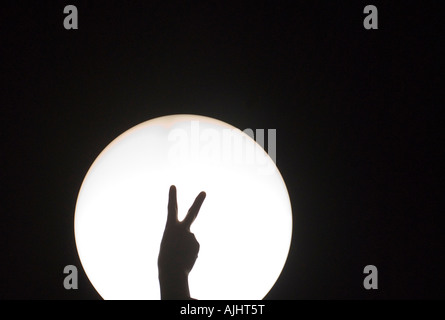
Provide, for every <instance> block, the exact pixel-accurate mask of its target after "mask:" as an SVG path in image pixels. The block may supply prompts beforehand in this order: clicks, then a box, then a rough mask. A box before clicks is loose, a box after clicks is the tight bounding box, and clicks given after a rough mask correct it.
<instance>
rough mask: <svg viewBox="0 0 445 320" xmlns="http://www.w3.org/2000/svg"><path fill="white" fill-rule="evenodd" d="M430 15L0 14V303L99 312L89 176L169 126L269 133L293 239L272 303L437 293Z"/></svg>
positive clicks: (357, 7) (205, 8)
mask: <svg viewBox="0 0 445 320" xmlns="http://www.w3.org/2000/svg"><path fill="white" fill-rule="evenodd" d="M438 3H439V1H431V2H423V1H417V2H407V1H373V2H372V3H368V2H364V1H348V2H346V1H330V2H322V1H317V0H315V1H289V2H280V1H270V2H265V1H260V0H258V1H254V2H246V1H240V3H231V2H230V3H229V2H226V1H221V2H219V1H218V2H215V1H183V2H178V3H176V2H167V1H107V2H105V1H73V2H70V3H68V2H67V3H64V2H60V1H53V2H42V1H32V2H31V1H29V2H20V3H19V2H8V3H2V5H1V15H2V19H1V21H2V22H1V23H2V25H1V56H2V57H1V59H2V60H1V61H2V72H1V77H2V78H1V79H2V89H1V90H2V91H1V92H2V93H1V101H2V102H1V106H0V107H1V144H2V149H1V150H2V153H1V186H2V192H1V194H2V204H1V220H0V240H1V243H0V259H1V263H0V271H1V278H0V298H3V299H100V296H99V295H98V294H97V293H96V291H95V290H94V288H93V286H92V285H91V283H90V282H89V281H88V278H87V277H86V275H85V273H84V271H83V269H82V267H81V263H80V261H79V258H78V256H77V251H76V247H75V241H74V230H73V222H74V221H73V217H74V209H75V204H76V199H77V193H78V191H79V188H80V186H81V183H82V180H83V177H84V176H85V174H86V172H87V170H88V168H89V167H90V165H91V164H92V162H93V161H94V159H95V157H96V156H97V155H98V154H99V153H100V152H101V151H102V150H103V148H104V147H105V146H106V145H107V144H108V143H110V142H111V141H112V140H113V139H114V138H115V137H117V136H118V135H119V134H121V133H122V132H124V131H125V130H127V129H129V128H131V127H132V126H134V125H136V124H138V123H140V122H143V121H145V120H148V119H151V118H154V117H158V116H162V115H167V114H174V113H194V114H202V115H206V116H210V117H215V118H217V119H220V120H223V121H225V122H228V123H230V124H232V125H234V126H236V127H238V128H240V129H245V128H253V129H261V128H264V129H269V128H270V129H277V165H278V168H279V169H280V171H281V173H282V175H283V178H284V179H285V182H286V184H287V187H288V190H289V194H290V198H291V201H292V207H293V211H294V212H293V215H294V216H293V221H294V233H293V240H292V246H291V251H290V254H289V258H288V261H287V264H286V266H285V268H284V270H283V272H282V274H281V276H280V278H279V280H278V281H277V283H276V285H275V286H274V287H273V289H272V290H271V291H270V292H269V294H268V295H267V297H266V298H268V299H404V298H409V299H424V298H445V290H444V285H445V276H444V272H443V267H445V264H444V259H443V253H444V252H445V251H444V249H445V248H444V236H443V224H442V222H443V217H442V215H443V209H440V206H441V205H442V202H443V201H442V197H441V196H440V194H439V190H440V188H439V187H438V186H439V182H440V181H439V180H440V179H441V175H440V174H439V173H438V172H437V171H436V170H435V168H436V166H437V165H438V164H439V160H441V158H440V157H439V152H440V151H441V149H442V146H443V143H440V140H439V135H440V129H442V128H441V126H440V124H442V125H443V121H442V120H441V118H440V116H439V112H440V109H441V108H443V103H438V102H437V101H436V100H435V98H436V96H437V91H438V90H439V89H443V81H442V76H443V72H442V71H441V69H440V68H441V63H442V61H439V53H438V51H439V46H440V45H441V43H442V42H443V27H442V24H443V22H442V17H441V16H442V15H441V12H440V10H439V8H438ZM68 4H74V5H76V6H77V9H78V11H79V29H78V30H65V29H64V28H63V20H64V18H65V16H66V15H65V14H63V8H64V7H65V5H68ZM367 4H374V5H375V6H377V8H378V10H379V29H378V30H365V29H364V27H363V19H364V17H365V14H363V8H364V7H365V6H366V5H367ZM442 141H443V140H442ZM68 264H74V265H76V266H77V267H78V268H79V289H78V290H70V291H68V290H65V289H64V288H63V279H64V277H65V275H64V274H63V268H64V266H66V265H68ZM368 264H373V265H376V266H377V268H378V270H379V288H378V290H371V291H367V290H365V289H364V288H363V285H362V282H363V279H364V276H365V275H364V274H363V268H364V267H365V266H366V265H368ZM197 298H199V297H197Z"/></svg>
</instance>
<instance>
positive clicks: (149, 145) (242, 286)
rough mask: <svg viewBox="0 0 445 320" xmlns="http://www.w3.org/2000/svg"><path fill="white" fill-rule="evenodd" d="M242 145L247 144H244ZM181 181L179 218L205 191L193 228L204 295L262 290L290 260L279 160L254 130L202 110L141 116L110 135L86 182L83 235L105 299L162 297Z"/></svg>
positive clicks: (84, 253) (198, 292) (79, 229)
mask: <svg viewBox="0 0 445 320" xmlns="http://www.w3.org/2000/svg"><path fill="white" fill-rule="evenodd" d="M240 146H241V147H240ZM173 184H174V185H176V187H177V190H178V193H177V196H178V209H179V214H178V216H179V219H180V220H182V219H183V217H184V216H185V214H186V212H187V210H188V208H189V207H190V205H191V204H192V202H193V201H194V199H195V197H196V196H197V195H198V193H199V192H200V191H203V190H204V191H205V192H206V193H207V197H206V199H205V201H204V204H203V205H202V208H201V210H200V213H199V215H198V217H197V219H196V221H195V222H194V223H193V225H192V228H191V231H192V232H193V233H194V234H195V236H196V238H197V240H198V242H199V243H200V252H199V256H198V259H197V260H196V263H195V266H194V268H193V270H192V271H191V273H190V275H189V285H190V293H191V296H192V297H194V298H197V299H209V300H213V299H214V300H217V299H221V300H222V299H228V300H229V299H232V300H237V299H246V300H250V299H262V298H263V297H264V296H265V295H266V294H267V293H268V292H269V290H270V289H271V288H272V286H273V285H274V284H275V282H276V280H277V278H278V276H279V275H280V273H281V270H282V269H283V267H284V264H285V262H286V259H287V255H288V252H289V246H290V241H291V236H292V212H291V205H290V200H289V195H288V192H287V189H286V185H285V183H284V181H283V179H282V177H281V175H280V173H279V171H278V169H277V168H276V166H275V163H274V161H273V160H272V159H271V158H270V157H269V156H268V155H267V153H266V152H265V151H264V149H263V148H262V147H261V146H260V145H259V144H258V143H256V142H255V141H254V140H253V139H252V138H250V137H249V136H248V135H247V134H246V133H244V132H242V131H240V130H239V129H236V128H235V127H233V126H231V125H229V124H227V123H225V122H222V121H219V120H216V119H213V118H208V117H204V116H197V115H172V116H165V117H160V118H156V119H152V120H149V121H146V122H143V123H141V124H139V125H137V126H135V127H133V128H131V129H129V130H128V131H126V132H125V133H123V134H122V135H120V136H119V137H117V138H116V139H115V140H114V141H113V142H111V143H110V144H109V145H108V146H107V147H106V148H105V149H104V150H103V151H102V153H101V154H100V155H99V156H98V158H97V159H96V160H95V161H94V163H93V165H92V166H91V168H90V169H89V171H88V173H87V175H86V176H85V179H84V181H83V183H82V186H81V189H80V191H79V196H78V199H77V204H76V211H75V239H76V246H77V250H78V253H79V257H80V260H81V262H82V266H83V268H84V270H85V272H86V274H87V275H88V278H89V279H90V281H91V283H92V284H93V286H94V287H95V289H96V290H97V291H98V293H99V294H100V295H101V296H102V297H103V298H104V299H159V298H160V292H159V281H158V269H157V258H158V254H159V245H160V241H161V238H162V234H163V232H164V228H165V222H166V218H167V202H168V190H169V187H170V185H173Z"/></svg>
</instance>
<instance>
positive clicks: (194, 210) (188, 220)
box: [182, 191, 206, 229]
mask: <svg viewBox="0 0 445 320" xmlns="http://www.w3.org/2000/svg"><path fill="white" fill-rule="evenodd" d="M205 198H206V193H205V192H204V191H202V192H201V193H200V194H198V196H197V197H196V199H195V202H193V204H192V206H191V207H190V209H189V211H188V212H187V215H186V216H185V218H184V220H183V221H182V224H183V225H184V227H185V228H186V229H190V226H191V225H192V223H193V221H195V219H196V217H197V215H198V213H199V209H201V205H202V203H203V202H204V199H205Z"/></svg>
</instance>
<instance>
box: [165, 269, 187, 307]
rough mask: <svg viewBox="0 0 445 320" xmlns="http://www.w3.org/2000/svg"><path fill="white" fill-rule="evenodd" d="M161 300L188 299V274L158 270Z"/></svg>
mask: <svg viewBox="0 0 445 320" xmlns="http://www.w3.org/2000/svg"><path fill="white" fill-rule="evenodd" d="M159 285H160V289H161V299H162V300H190V299H192V298H191V297H190V290H189V283H188V274H186V273H178V272H176V273H171V272H163V271H159Z"/></svg>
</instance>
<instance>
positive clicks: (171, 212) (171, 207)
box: [167, 185, 178, 224]
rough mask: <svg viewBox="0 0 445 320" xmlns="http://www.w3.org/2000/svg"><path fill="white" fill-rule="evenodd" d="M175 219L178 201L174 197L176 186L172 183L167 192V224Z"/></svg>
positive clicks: (176, 217)
mask: <svg viewBox="0 0 445 320" xmlns="http://www.w3.org/2000/svg"><path fill="white" fill-rule="evenodd" d="M176 221H178V201H177V199H176V187H175V186H174V185H172V186H170V190H169V193H168V213H167V224H172V223H175V222H176Z"/></svg>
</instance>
